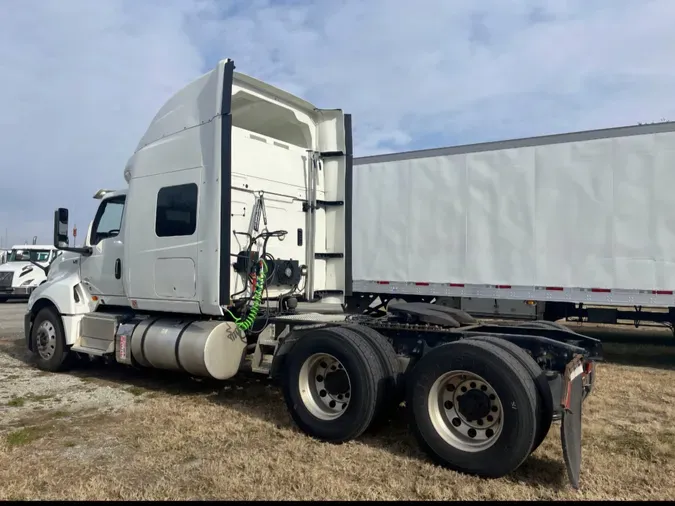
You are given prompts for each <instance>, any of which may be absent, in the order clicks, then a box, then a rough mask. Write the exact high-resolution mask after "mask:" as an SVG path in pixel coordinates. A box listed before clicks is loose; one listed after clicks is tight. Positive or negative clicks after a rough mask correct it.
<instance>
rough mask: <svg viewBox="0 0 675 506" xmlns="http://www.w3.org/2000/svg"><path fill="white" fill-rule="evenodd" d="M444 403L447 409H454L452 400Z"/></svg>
mask: <svg viewBox="0 0 675 506" xmlns="http://www.w3.org/2000/svg"><path fill="white" fill-rule="evenodd" d="M443 405H444V406H445V409H452V402H450V401H445V403H444V404H443Z"/></svg>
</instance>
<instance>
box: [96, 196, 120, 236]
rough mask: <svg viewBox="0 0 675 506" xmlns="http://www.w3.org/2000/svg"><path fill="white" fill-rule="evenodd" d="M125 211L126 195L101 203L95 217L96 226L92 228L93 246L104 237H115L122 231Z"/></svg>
mask: <svg viewBox="0 0 675 506" xmlns="http://www.w3.org/2000/svg"><path fill="white" fill-rule="evenodd" d="M123 211H124V197H113V198H111V199H109V200H105V201H103V202H102V203H101V207H99V208H98V212H97V213H96V218H94V226H93V227H92V229H91V245H92V246H93V245H95V244H98V243H99V242H101V241H102V240H103V239H107V238H108V237H115V236H116V235H117V234H119V233H120V227H121V226H122V213H123Z"/></svg>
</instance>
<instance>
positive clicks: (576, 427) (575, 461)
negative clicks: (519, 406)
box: [560, 355, 584, 489]
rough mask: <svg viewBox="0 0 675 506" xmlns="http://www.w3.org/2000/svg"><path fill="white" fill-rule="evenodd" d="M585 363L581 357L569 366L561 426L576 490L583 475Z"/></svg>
mask: <svg viewBox="0 0 675 506" xmlns="http://www.w3.org/2000/svg"><path fill="white" fill-rule="evenodd" d="M583 372H584V368H583V363H582V358H581V356H580V355H577V356H575V357H574V359H573V360H572V361H571V362H570V363H569V364H567V367H566V369H565V387H564V388H563V399H562V406H563V414H562V422H561V424H560V437H561V440H562V448H563V456H564V458H565V465H566V466H567V476H568V477H569V480H570V483H571V484H572V486H573V487H574V488H575V489H578V488H579V477H580V474H581V411H582V405H583V398H584V383H583Z"/></svg>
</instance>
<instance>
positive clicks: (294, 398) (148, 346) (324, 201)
mask: <svg viewBox="0 0 675 506" xmlns="http://www.w3.org/2000/svg"><path fill="white" fill-rule="evenodd" d="M352 161H353V155H352V139H351V117H350V116H349V115H347V114H344V113H343V112H342V111H341V110H339V109H318V108H316V107H315V106H313V105H311V104H309V103H307V102H305V101H304V100H301V99H299V98H297V97H295V96H293V95H290V94H288V93H286V92H284V91H282V90H279V89H277V88H274V87H272V86H270V85H268V84H265V83H263V82H261V81H258V80H256V79H253V78H251V77H248V76H245V75H243V74H239V73H235V72H234V63H233V62H232V61H231V60H223V61H221V62H219V63H218V65H217V67H216V68H215V69H213V70H212V71H210V72H208V73H207V74H205V75H203V76H201V77H200V78H198V79H197V80H195V81H194V82H192V83H191V84H189V85H188V86H186V87H185V88H184V89H182V90H180V91H179V92H178V93H176V94H175V95H174V96H173V97H172V98H171V99H170V100H169V101H168V102H167V103H166V104H165V105H164V106H163V107H162V108H161V109H160V110H159V112H158V113H157V115H156V116H155V118H154V119H153V121H152V123H151V124H150V126H149V127H148V129H147V131H146V133H145V135H144V136H143V138H142V139H141V140H140V142H139V144H138V148H137V149H136V151H135V153H134V154H133V155H132V156H131V158H130V159H129V162H128V164H127V166H126V169H125V170H124V176H125V179H126V181H127V183H128V188H125V189H121V190H117V191H100V192H98V193H97V194H96V195H95V198H98V199H100V200H101V202H100V205H99V208H98V211H97V212H96V215H95V217H94V220H93V222H92V224H91V226H90V227H89V232H88V236H87V238H86V241H85V246H83V247H78V248H75V247H69V246H68V230H69V227H68V210H67V209H65V208H59V209H57V211H56V213H55V216H54V244H55V245H56V246H57V247H58V248H59V249H60V250H63V251H65V253H63V255H62V257H61V259H60V261H59V262H58V263H57V264H55V265H54V266H53V269H52V271H51V272H50V275H49V279H48V280H47V282H46V283H44V284H43V285H41V286H39V287H38V288H37V289H36V290H35V291H33V293H32V294H31V297H30V299H29V301H28V311H27V313H26V315H25V324H24V325H25V337H26V346H27V348H28V349H29V350H31V351H32V352H33V354H34V356H35V360H36V363H37V365H38V367H40V368H41V369H43V370H47V371H58V370H62V369H65V368H67V367H70V366H72V365H73V359H75V358H78V357H83V356H85V357H86V356H105V357H109V358H110V359H112V360H115V361H117V362H119V363H122V364H127V365H132V366H137V367H156V368H162V369H170V370H175V371H181V372H183V373H186V374H190V375H194V376H210V377H213V378H216V379H221V380H225V379H228V378H231V377H233V376H234V375H236V374H238V373H239V372H240V371H249V372H253V373H260V374H264V375H267V376H270V377H271V378H273V379H275V380H280V382H281V385H282V390H283V394H284V398H285V401H286V405H287V407H288V410H289V412H290V413H291V415H292V417H293V420H294V421H295V423H296V424H297V425H298V426H299V427H300V428H301V429H302V430H303V431H304V432H305V433H307V434H308V435H310V436H312V437H315V438H317V439H320V440H323V441H329V442H333V443H340V442H344V441H348V440H350V439H354V438H357V437H359V436H360V435H361V434H362V433H363V432H364V431H366V430H368V429H369V428H371V427H375V426H376V425H377V424H379V423H382V422H383V421H385V420H386V417H387V416H388V415H390V414H391V413H392V408H394V407H396V406H398V405H399V404H400V403H401V401H402V400H404V399H405V404H406V406H407V409H408V410H409V411H410V413H411V416H412V417H413V420H414V423H413V424H412V429H413V431H414V433H415V434H416V437H417V439H418V441H419V442H420V445H421V447H422V448H423V449H424V450H425V451H426V452H427V453H428V454H429V455H430V456H431V457H432V458H433V459H435V460H436V461H437V462H439V463H441V464H443V465H445V466H448V467H450V468H452V469H456V470H459V471H462V472H467V473H473V474H478V475H482V476H489V477H496V476H503V475H504V474H507V473H510V472H511V471H513V470H514V469H515V468H517V467H518V466H519V465H520V464H521V463H522V462H523V461H524V459H526V458H527V456H528V455H529V454H530V453H532V452H533V451H534V450H535V449H536V448H537V447H538V446H539V444H540V443H541V442H542V441H543V439H544V438H545V436H546V434H547V433H548V431H549V428H550V426H551V423H552V421H553V420H554V419H556V420H560V423H561V437H562V440H563V453H564V456H565V461H566V463H567V465H568V470H569V475H570V479H571V481H572V483H573V484H574V485H575V486H576V485H578V479H579V468H580V462H581V460H580V451H581V434H580V424H581V405H582V400H583V399H584V398H585V397H586V396H587V394H588V393H589V392H590V391H591V388H592V381H593V376H594V364H595V361H596V360H598V359H600V358H601V347H600V343H599V342H598V341H597V340H595V339H591V338H589V337H586V336H583V335H580V334H575V333H573V332H570V331H569V330H566V329H564V328H560V327H558V326H555V325H548V326H546V325H540V326H538V327H537V326H533V325H532V324H529V325H524V326H523V325H501V326H497V325H481V324H479V323H478V322H476V321H475V320H474V319H473V318H472V317H470V316H469V315H468V314H467V313H466V312H463V311H459V310H455V309H452V308H444V307H443V306H436V305H430V304H403V305H400V306H396V305H390V307H389V312H388V313H387V314H382V315H378V316H377V317H367V316H362V315H361V316H358V317H354V316H353V315H348V314H346V313H345V312H344V311H343V305H344V303H345V297H346V296H347V295H349V293H350V292H351V275H350V274H351V268H352V263H353V261H354V260H356V258H354V257H353V256H352V254H351V251H352V250H351V247H350V245H349V238H350V237H351V236H352V231H351V228H352V222H351V213H352V201H351V199H352V197H351V190H352V188H353V184H352V181H351V178H352V176H353V174H354V171H353V170H352ZM372 197H373V198H375V199H377V198H380V197H381V195H380V194H379V192H378V193H376V194H374V195H372ZM379 247H387V245H386V244H385V245H383V246H379ZM369 254H370V253H369ZM391 254H392V255H397V254H403V255H408V253H407V252H404V251H392V252H391ZM423 260H424V259H423ZM428 260H433V258H431V256H429V258H428ZM428 260H425V261H428Z"/></svg>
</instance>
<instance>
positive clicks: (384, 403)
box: [343, 325, 404, 424]
mask: <svg viewBox="0 0 675 506" xmlns="http://www.w3.org/2000/svg"><path fill="white" fill-rule="evenodd" d="M343 328H345V329H348V330H351V331H353V332H355V333H356V334H358V335H359V336H361V338H363V340H364V341H366V342H367V343H368V344H370V346H371V347H372V348H373V350H374V351H375V353H376V354H377V357H378V358H379V360H380V366H381V367H382V371H383V373H384V381H383V384H382V388H381V390H382V391H381V392H380V393H379V394H378V405H377V407H376V408H375V417H374V420H373V424H377V423H381V422H383V421H384V418H385V417H386V416H387V415H388V414H391V412H392V411H393V409H394V408H396V407H397V406H398V405H399V404H400V403H401V401H402V400H403V396H404V393H403V392H401V390H402V389H401V385H402V383H403V381H402V379H401V377H402V375H401V374H399V373H398V359H397V358H396V352H395V351H394V347H393V346H392V345H391V343H390V342H389V341H388V340H387V338H386V337H384V336H383V335H382V334H380V333H379V332H378V331H376V330H374V329H371V328H370V327H365V326H363V325H346V326H344V327H343Z"/></svg>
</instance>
